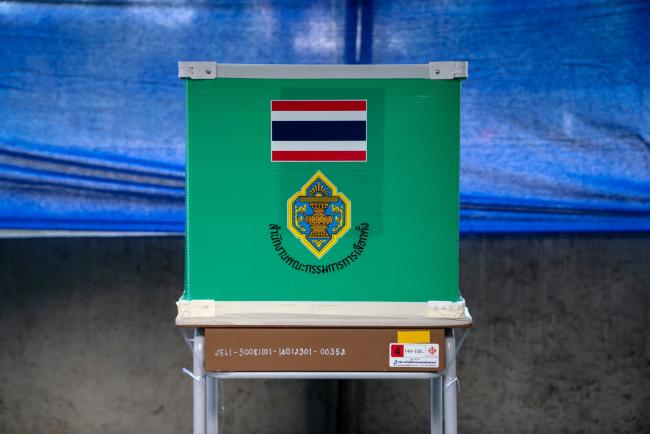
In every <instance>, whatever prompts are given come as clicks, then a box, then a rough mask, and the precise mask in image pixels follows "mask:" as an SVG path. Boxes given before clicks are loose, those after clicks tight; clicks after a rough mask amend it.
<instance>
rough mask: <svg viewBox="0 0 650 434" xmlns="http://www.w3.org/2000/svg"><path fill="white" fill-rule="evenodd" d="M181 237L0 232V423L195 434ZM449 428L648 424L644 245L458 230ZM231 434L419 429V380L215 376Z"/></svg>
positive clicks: (647, 262)
mask: <svg viewBox="0 0 650 434" xmlns="http://www.w3.org/2000/svg"><path fill="white" fill-rule="evenodd" d="M182 263H183V240H182V239H180V238H132V239H26V240H2V241H0V342H1V344H2V345H1V346H0V433H2V434H4V433H16V434H31V433H39V434H43V433H57V434H58V433H61V434H62V433H66V434H68V433H69V434H77V433H79V434H82V433H83V434H95V433H156V434H166V433H170V434H171V433H184V432H185V433H189V432H191V382H190V380H189V379H188V378H187V377H185V376H184V375H183V374H181V373H180V368H181V367H189V366H190V363H191V360H190V352H189V350H188V349H187V347H186V346H185V344H184V343H183V341H182V339H181V337H180V335H179V333H178V331H177V330H176V329H175V327H174V326H173V318H174V315H175V306H174V301H175V299H176V298H178V296H179V293H180V289H181V287H182V274H183V273H182V270H183V264H182ZM461 284H462V290H463V294H464V296H465V298H466V299H467V301H468V304H469V306H470V308H471V312H472V314H473V316H474V318H475V321H476V324H475V328H474V330H473V331H472V333H471V335H470V336H469V338H468V340H467V341H466V343H465V346H464V348H463V350H462V353H461V355H460V359H459V363H460V365H459V373H460V376H461V378H462V390H461V395H460V399H461V405H460V428H461V432H465V433H473V432H477V433H478V432H481V433H492V432H494V433H496V432H513V433H515V432H516V433H521V432H540V433H545V432H571V433H575V432H585V433H587V432H588V433H592V432H607V433H613V432H650V418H649V417H648V416H650V410H649V409H650V339H649V338H648V331H647V330H648V327H650V316H649V314H648V312H649V311H650V237H649V236H647V235H566V236H507V237H495V236H489V237H488V236H486V237H476V238H466V239H463V241H462V242H461ZM222 388H223V393H224V394H225V396H226V408H225V412H224V416H223V424H224V427H225V429H224V432H225V433H253V432H260V433H261V432H264V433H280V432H282V433H293V432H296V433H298V432H312V433H318V432H323V433H325V432H337V431H338V432H342V433H380V432H381V433H393V432H394V433H398V432H400V433H401V432H403V433H417V432H426V425H427V423H428V421H427V397H428V394H427V393H428V392H427V386H426V384H423V383H420V382H410V381H407V382H380V381H366V382H360V381H359V382H336V381H314V382H302V381H293V382H273V381H264V382H248V381H229V382H223V384H222Z"/></svg>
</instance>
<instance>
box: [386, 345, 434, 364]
mask: <svg viewBox="0 0 650 434" xmlns="http://www.w3.org/2000/svg"><path fill="white" fill-rule="evenodd" d="M388 354H389V362H388V366H390V367H391V368H437V367H438V365H439V354H440V347H439V346H438V344H399V343H392V344H390V345H389V346H388Z"/></svg>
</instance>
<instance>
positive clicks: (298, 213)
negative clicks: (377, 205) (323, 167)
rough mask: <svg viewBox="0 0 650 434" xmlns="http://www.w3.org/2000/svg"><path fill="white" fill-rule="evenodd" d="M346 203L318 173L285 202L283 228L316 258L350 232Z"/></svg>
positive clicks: (348, 211) (349, 210)
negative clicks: (285, 214) (284, 224)
mask: <svg viewBox="0 0 650 434" xmlns="http://www.w3.org/2000/svg"><path fill="white" fill-rule="evenodd" d="M350 216H351V208H350V201H349V200H348V198H347V197H345V195H344V194H343V193H341V192H340V191H338V190H337V189H336V186H334V184H332V182H331V181H330V180H329V179H327V177H326V176H325V175H323V173H322V172H321V171H320V170H319V171H317V172H316V173H315V174H314V176H312V177H311V179H309V181H307V183H306V184H305V185H303V186H302V189H301V190H300V191H298V192H296V193H295V194H294V195H293V196H291V197H290V198H289V200H288V201H287V227H288V228H289V230H290V231H291V233H293V234H294V235H295V236H296V238H298V239H299V240H300V242H301V243H302V244H304V245H305V247H307V248H308V249H309V251H310V252H312V253H313V254H314V256H316V257H317V258H318V259H320V258H322V257H323V256H324V255H325V253H327V252H328V251H329V250H330V249H331V248H332V247H334V245H335V244H336V243H337V241H338V240H339V239H340V238H341V237H342V236H343V235H345V233H346V232H347V231H348V230H349V229H350V224H351V221H350V220H351V217H350Z"/></svg>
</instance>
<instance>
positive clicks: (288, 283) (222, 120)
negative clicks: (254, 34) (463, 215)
mask: <svg viewBox="0 0 650 434" xmlns="http://www.w3.org/2000/svg"><path fill="white" fill-rule="evenodd" d="M186 86H187V129H188V130H187V146H188V150H187V223H186V225H187V226H186V228H187V229H186V243H187V245H186V258H185V260H186V275H185V293H184V298H185V299H188V300H200V299H214V300H220V301H235V300H239V301H276V300H288V301H429V300H445V301H457V300H459V291H458V183H459V143H460V81H459V80H425V79H299V80H295V79H294V80H285V79H274V80H265V79H239V78H218V79H214V80H187V81H186ZM272 100H366V101H367V162H345V163H330V162H308V163H297V162H282V163H280V162H271V109H270V106H271V101H272ZM318 171H320V172H322V174H323V175H325V176H326V177H327V179H329V181H331V183H333V184H334V185H335V186H336V188H337V190H338V191H339V192H341V193H343V194H344V195H345V196H346V197H347V199H348V200H349V201H350V208H351V216H350V217H351V218H350V220H351V222H350V226H351V227H350V230H348V231H347V233H345V235H343V236H342V237H341V238H340V239H339V240H338V242H337V243H336V244H335V245H334V246H333V247H332V248H331V249H330V250H329V251H328V252H327V253H326V254H325V255H324V256H322V257H321V258H320V259H319V258H317V257H316V256H315V255H314V253H312V251H310V249H308V248H307V247H306V246H305V244H303V243H302V242H301V241H300V240H299V239H298V238H297V237H296V236H295V235H294V234H293V233H292V232H291V231H289V230H288V229H287V224H288V221H287V213H288V206H287V201H288V199H289V198H290V197H291V196H292V195H294V194H295V193H297V192H298V191H299V190H300V189H301V188H302V187H303V185H304V184H305V183H306V182H307V181H309V180H310V178H312V176H313V175H314V174H316V173H317V172H318ZM278 227H279V228H278Z"/></svg>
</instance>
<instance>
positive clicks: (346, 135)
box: [271, 100, 368, 162]
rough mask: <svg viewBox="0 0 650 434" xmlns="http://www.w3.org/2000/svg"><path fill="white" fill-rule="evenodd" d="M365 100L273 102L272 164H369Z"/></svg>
mask: <svg viewBox="0 0 650 434" xmlns="http://www.w3.org/2000/svg"><path fill="white" fill-rule="evenodd" d="M366 124H367V104H366V101H365V100H323V101H287V100H284V101H271V161H337V162H338V161H362V162H363V161H366V160H367V158H368V152H367V140H366V135H367V134H366V130H367V125H366Z"/></svg>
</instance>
